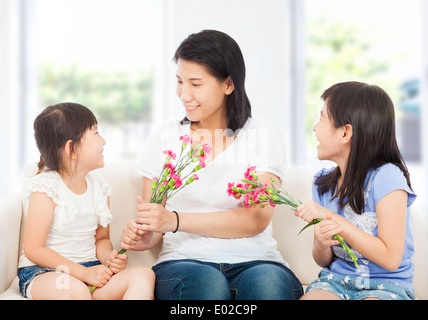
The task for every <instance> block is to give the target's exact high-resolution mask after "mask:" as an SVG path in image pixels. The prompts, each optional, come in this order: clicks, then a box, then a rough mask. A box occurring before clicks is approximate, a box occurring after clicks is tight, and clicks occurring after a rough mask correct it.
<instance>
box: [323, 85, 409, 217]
mask: <svg viewBox="0 0 428 320" xmlns="http://www.w3.org/2000/svg"><path fill="white" fill-rule="evenodd" d="M321 97H322V99H323V100H324V101H326V103H327V110H328V115H329V118H330V119H332V121H333V123H334V126H335V127H336V128H340V127H342V126H345V125H347V124H350V125H351V126H352V132H353V136H352V141H351V151H350V154H349V158H348V162H347V167H346V172H345V176H344V179H343V184H342V186H341V187H340V189H339V190H337V191H336V194H334V192H335V188H336V186H337V182H338V179H339V177H340V176H341V174H342V173H341V172H340V168H339V167H337V168H336V169H335V170H333V171H332V172H331V173H329V174H327V175H323V176H320V177H318V178H317V179H316V181H315V184H316V185H317V186H318V190H319V191H320V193H321V194H324V193H326V192H327V191H330V192H331V195H332V197H333V198H335V197H339V205H340V208H342V209H343V208H344V207H345V206H346V205H347V204H349V205H350V206H351V208H352V209H353V210H354V211H355V212H356V213H358V214H362V213H363V212H364V205H365V203H364V182H365V179H366V176H367V174H368V171H369V169H370V168H373V169H377V168H379V167H381V166H382V165H384V164H387V163H392V164H394V165H396V166H397V167H399V168H400V169H401V171H402V172H403V174H404V176H405V177H406V180H407V184H408V185H409V187H410V188H411V183H410V175H409V172H408V170H407V167H406V165H405V163H404V160H403V158H402V156H401V154H400V150H399V149H398V145H397V140H396V134H395V112H394V104H393V103H392V100H391V98H390V97H389V96H388V94H387V93H386V92H385V91H384V90H382V89H381V88H379V87H378V86H375V85H368V84H365V83H360V82H344V83H338V84H336V85H334V86H332V87H331V88H329V89H327V90H326V91H325V92H324V93H323V95H322V96H321Z"/></svg>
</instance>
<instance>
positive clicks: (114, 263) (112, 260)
mask: <svg viewBox="0 0 428 320" xmlns="http://www.w3.org/2000/svg"><path fill="white" fill-rule="evenodd" d="M127 263H128V255H127V254H126V253H122V254H119V252H118V251H117V250H113V251H112V252H111V253H110V257H109V258H108V259H107V260H106V263H105V264H106V265H107V266H109V268H110V270H111V271H113V273H119V272H120V271H122V270H124V269H125V267H126V265H127Z"/></svg>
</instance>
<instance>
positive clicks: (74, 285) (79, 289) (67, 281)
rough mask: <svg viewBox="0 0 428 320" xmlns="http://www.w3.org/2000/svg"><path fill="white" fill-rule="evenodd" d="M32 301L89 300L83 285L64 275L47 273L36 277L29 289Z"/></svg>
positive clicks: (89, 297) (89, 296) (88, 294)
mask: <svg viewBox="0 0 428 320" xmlns="http://www.w3.org/2000/svg"><path fill="white" fill-rule="evenodd" d="M31 296H32V297H33V299H34V300H90V299H91V295H90V293H89V290H88V287H87V286H86V284H85V283H83V282H82V281H80V280H79V279H76V278H74V277H72V276H70V275H68V274H66V273H62V272H47V273H44V274H42V275H40V276H38V277H37V278H36V279H35V280H34V283H33V286H32V288H31Z"/></svg>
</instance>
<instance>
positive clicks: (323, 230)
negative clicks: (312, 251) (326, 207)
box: [314, 212, 343, 249]
mask: <svg viewBox="0 0 428 320" xmlns="http://www.w3.org/2000/svg"><path fill="white" fill-rule="evenodd" d="M331 217H332V216H331V213H330V212H328V213H327V216H326V219H325V220H323V221H321V222H320V223H317V224H316V225H315V226H314V238H315V242H314V245H315V246H317V247H319V248H320V249H329V248H330V247H332V246H336V245H339V244H340V242H339V241H338V240H336V239H332V238H333V237H334V236H335V235H336V234H339V232H341V231H342V229H343V228H342V226H341V225H340V224H338V223H337V222H335V221H333V220H331Z"/></svg>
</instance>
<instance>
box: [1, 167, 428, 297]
mask: <svg viewBox="0 0 428 320" xmlns="http://www.w3.org/2000/svg"><path fill="white" fill-rule="evenodd" d="M100 170H101V171H102V172H103V173H104V175H105V176H106V178H107V179H108V181H109V182H110V184H111V185H112V187H113V191H112V196H111V211H112V213H113V218H114V219H113V222H112V225H111V240H112V243H113V246H114V247H115V248H119V244H120V235H121V233H122V229H123V227H124V225H125V223H126V221H129V220H133V219H134V217H135V205H136V196H137V194H141V188H142V183H141V178H140V177H139V176H138V174H137V170H136V167H135V166H134V165H133V164H129V163H114V164H109V165H106V167H105V168H103V169H100ZM313 173H314V172H313V171H312V170H307V169H290V170H288V171H287V173H286V179H285V181H284V186H285V188H286V190H287V191H288V192H289V193H290V194H292V195H294V196H295V198H296V199H300V200H301V201H307V200H310V199H311V183H312V179H313ZM225 188H226V186H225ZM225 192H226V189H225ZM415 209H416V210H415ZM415 209H414V210H413V217H414V219H413V222H414V236H415V243H416V244H415V247H416V250H415V251H416V254H415V260H414V262H415V265H416V268H415V272H416V276H415V279H414V284H415V290H416V295H417V297H418V299H428V275H427V272H426V270H428V251H427V249H426V246H427V245H428V222H427V220H426V219H425V218H422V214H421V212H424V211H423V210H417V207H416V208H415ZM275 210H276V211H275V215H274V219H273V229H274V236H275V238H276V240H277V242H278V248H279V250H280V251H281V253H282V255H283V257H284V259H285V260H287V261H288V263H289V264H290V266H291V269H292V270H293V271H294V273H295V274H296V276H297V277H298V278H299V279H300V281H301V282H302V284H304V285H307V284H308V283H309V282H311V281H313V280H314V279H316V278H317V275H318V272H319V271H320V268H319V267H318V266H317V265H316V264H315V263H314V261H313V259H312V254H311V251H312V241H313V232H312V230H306V231H305V232H303V233H302V234H301V235H298V232H299V230H300V229H301V228H302V227H303V226H304V225H305V223H304V222H303V221H301V220H300V219H298V218H296V217H295V216H294V215H293V213H292V212H291V211H290V210H289V209H288V208H286V207H285V206H278V207H277V208H276V209H275ZM24 224H25V209H24V208H23V205H22V202H21V198H20V195H19V194H8V195H5V196H2V197H1V198H0V300H2V299H23V298H22V297H21V295H20V293H19V289H18V278H17V276H16V274H17V263H18V257H19V253H20V252H21V246H22V237H21V235H22V230H23V226H24ZM424 245H425V246H424ZM159 249H160V248H159V247H157V248H155V249H152V250H150V251H146V252H128V254H129V264H128V265H130V266H133V265H146V266H152V265H153V263H154V261H155V260H156V257H157V255H158V253H159Z"/></svg>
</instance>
